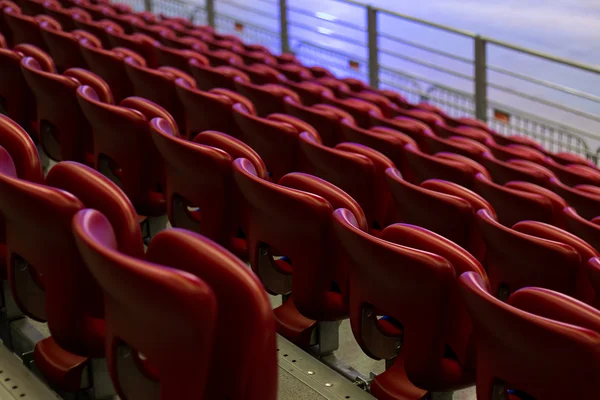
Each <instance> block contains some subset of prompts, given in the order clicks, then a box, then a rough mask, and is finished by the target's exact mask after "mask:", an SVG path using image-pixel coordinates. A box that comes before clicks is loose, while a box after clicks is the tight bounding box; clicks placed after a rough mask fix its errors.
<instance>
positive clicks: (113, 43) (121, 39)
mask: <svg viewBox="0 0 600 400" xmlns="http://www.w3.org/2000/svg"><path fill="white" fill-rule="evenodd" d="M106 33H107V35H108V40H109V42H110V46H109V47H108V48H114V47H124V48H126V49H129V50H131V51H133V52H134V53H136V54H139V55H140V56H142V57H143V58H144V60H145V61H146V63H145V65H146V66H148V67H149V68H156V67H158V60H157V58H156V53H155V51H154V48H155V47H156V46H158V45H159V43H158V42H157V41H156V40H154V39H152V38H151V37H149V36H146V35H144V34H142V33H134V34H132V35H128V34H126V33H123V32H122V30H120V29H116V28H115V27H108V28H106Z"/></svg>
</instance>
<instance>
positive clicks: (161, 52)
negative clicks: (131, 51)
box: [154, 44, 209, 73]
mask: <svg viewBox="0 0 600 400" xmlns="http://www.w3.org/2000/svg"><path fill="white" fill-rule="evenodd" d="M154 52H155V53H156V59H157V63H158V65H165V66H169V67H173V68H177V69H179V70H181V71H183V72H186V73H189V72H190V67H189V65H190V60H191V59H192V58H193V59H195V60H196V61H197V62H198V63H199V64H203V65H205V66H208V65H209V63H208V59H207V58H206V57H204V56H203V55H202V54H200V53H198V52H195V51H192V50H179V49H172V48H170V47H167V46H164V45H161V44H158V45H155V46H154Z"/></svg>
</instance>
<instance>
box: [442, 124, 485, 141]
mask: <svg viewBox="0 0 600 400" xmlns="http://www.w3.org/2000/svg"><path fill="white" fill-rule="evenodd" d="M432 128H433V130H434V132H435V133H436V134H437V135H439V136H440V137H442V138H446V139H448V138H450V137H452V136H460V137H464V138H467V139H471V140H475V141H477V142H479V143H486V142H492V136H491V135H490V134H489V133H488V132H486V131H484V130H482V129H478V128H474V127H470V126H464V125H462V126H457V127H452V126H449V125H447V124H446V123H445V122H444V121H443V119H442V120H441V121H438V122H437V123H436V124H435V125H434V126H433V127H432Z"/></svg>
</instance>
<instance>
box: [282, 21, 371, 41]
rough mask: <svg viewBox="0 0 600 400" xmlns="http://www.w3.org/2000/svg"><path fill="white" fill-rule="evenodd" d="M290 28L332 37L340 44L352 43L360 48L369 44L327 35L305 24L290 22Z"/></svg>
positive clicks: (334, 34)
mask: <svg viewBox="0 0 600 400" xmlns="http://www.w3.org/2000/svg"><path fill="white" fill-rule="evenodd" d="M288 25H289V26H293V27H295V28H299V29H305V30H307V31H310V32H312V33H317V34H319V35H323V36H327V37H330V38H332V39H335V40H339V41H340V42H346V43H350V44H357V45H360V46H366V45H367V44H366V43H365V42H364V41H363V42H357V41H355V40H353V39H351V38H348V37H345V36H339V35H338V34H337V33H335V32H332V33H325V32H320V31H318V30H315V29H313V27H312V26H309V25H305V24H300V23H298V22H289V23H288Z"/></svg>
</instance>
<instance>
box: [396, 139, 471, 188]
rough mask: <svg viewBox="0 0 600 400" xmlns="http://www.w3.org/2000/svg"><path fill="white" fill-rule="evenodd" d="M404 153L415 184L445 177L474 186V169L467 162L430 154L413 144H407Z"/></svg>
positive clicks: (444, 178) (464, 184)
mask: <svg viewBox="0 0 600 400" xmlns="http://www.w3.org/2000/svg"><path fill="white" fill-rule="evenodd" d="M404 153H405V157H406V165H407V168H408V169H409V170H410V173H411V175H410V177H411V178H412V183H414V184H420V183H422V182H424V181H426V180H428V179H443V180H446V181H450V182H454V183H457V184H459V185H461V186H464V187H466V188H470V187H472V186H473V176H474V173H473V170H472V168H471V167H470V166H469V165H467V164H465V163H462V162H459V161H455V160H446V159H443V158H440V157H435V156H430V155H429V154H425V153H423V152H422V151H421V150H419V148H418V147H417V146H415V145H413V144H406V145H405V146H404Z"/></svg>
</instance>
